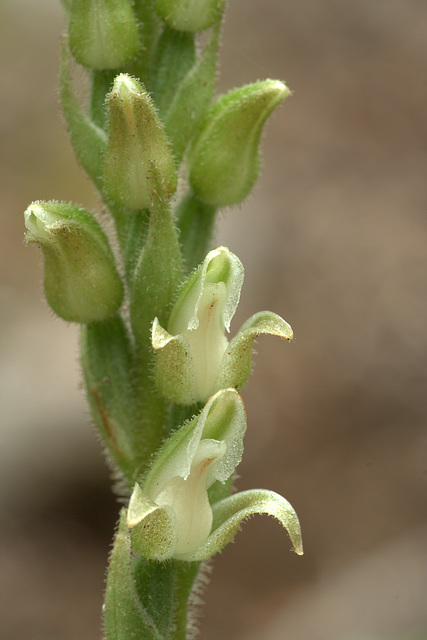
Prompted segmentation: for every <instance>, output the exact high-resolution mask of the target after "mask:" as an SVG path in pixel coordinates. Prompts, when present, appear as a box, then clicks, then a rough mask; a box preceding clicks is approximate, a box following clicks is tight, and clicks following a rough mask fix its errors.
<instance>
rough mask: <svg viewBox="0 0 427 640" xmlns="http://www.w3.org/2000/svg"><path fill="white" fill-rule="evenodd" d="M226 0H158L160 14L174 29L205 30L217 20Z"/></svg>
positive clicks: (157, 5)
mask: <svg viewBox="0 0 427 640" xmlns="http://www.w3.org/2000/svg"><path fill="white" fill-rule="evenodd" d="M224 6H225V0H156V10H157V13H158V14H159V16H160V17H161V18H162V19H163V20H164V21H165V22H166V24H168V25H169V26H170V27H172V29H177V30H178V31H203V30H204V29H208V28H209V27H211V26H212V25H213V24H215V22H217V21H218V20H219V19H220V18H221V16H222V12H223V11H224Z"/></svg>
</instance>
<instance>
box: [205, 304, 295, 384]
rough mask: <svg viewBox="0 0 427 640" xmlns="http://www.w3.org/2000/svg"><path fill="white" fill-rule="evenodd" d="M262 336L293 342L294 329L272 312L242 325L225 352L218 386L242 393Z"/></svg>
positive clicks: (265, 312) (253, 318) (254, 317)
mask: <svg viewBox="0 0 427 640" xmlns="http://www.w3.org/2000/svg"><path fill="white" fill-rule="evenodd" d="M261 334H270V335H275V336H280V337H281V338H285V339H286V340H292V337H293V333H292V329H291V327H290V326H289V324H288V323H287V322H285V320H283V319H282V318H281V317H280V316H278V315H277V314H276V313H273V312H272V311H259V312H258V313H255V315H253V316H251V317H250V318H249V319H248V320H246V322H245V323H244V324H243V325H242V327H241V329H240V330H239V332H238V333H237V334H236V336H235V337H234V338H233V339H232V340H231V341H230V344H229V345H228V348H227V349H226V351H225V354H224V357H223V360H222V363H221V367H220V371H219V375H218V379H217V381H216V386H217V387H218V388H221V387H224V388H225V387H233V388H234V389H237V390H238V391H240V389H241V388H242V387H243V386H244V384H245V382H246V381H247V379H248V377H249V374H250V372H251V366H252V353H253V345H254V341H255V339H256V338H258V336H260V335H261Z"/></svg>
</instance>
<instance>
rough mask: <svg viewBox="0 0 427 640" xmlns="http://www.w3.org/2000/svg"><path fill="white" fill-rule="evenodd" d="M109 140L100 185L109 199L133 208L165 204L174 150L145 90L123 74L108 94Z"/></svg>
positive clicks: (172, 185) (172, 184)
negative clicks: (101, 183) (101, 184)
mask: <svg viewBox="0 0 427 640" xmlns="http://www.w3.org/2000/svg"><path fill="white" fill-rule="evenodd" d="M107 104H108V113H109V138H108V146H107V151H106V153H105V163H104V187H105V190H106V191H107V193H108V195H109V196H110V197H111V199H112V200H113V201H114V202H116V203H117V204H119V205H123V206H126V207H130V208H131V209H144V208H151V207H153V206H155V205H156V204H161V203H165V202H167V201H168V199H169V198H170V196H171V195H172V194H173V193H174V192H175V189H176V184H177V173H176V168H175V161H174V158H173V155H172V151H171V148H170V145H169V142H168V139H167V137H166V134H165V131H164V128H163V125H162V123H161V122H160V120H159V118H158V115H157V111H156V109H155V107H154V104H153V101H152V100H151V98H150V96H149V94H148V93H147V91H146V90H145V89H144V87H143V86H142V85H141V84H140V83H139V82H137V81H136V80H134V78H131V77H130V76H129V75H127V74H125V73H122V74H120V75H119V76H117V78H116V79H115V81H114V85H113V89H112V91H111V93H109V94H108V96H107Z"/></svg>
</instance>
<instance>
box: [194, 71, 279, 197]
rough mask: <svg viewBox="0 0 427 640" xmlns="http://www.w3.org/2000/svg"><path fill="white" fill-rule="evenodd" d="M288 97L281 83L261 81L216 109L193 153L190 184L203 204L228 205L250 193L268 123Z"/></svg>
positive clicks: (222, 100)
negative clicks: (260, 146)
mask: <svg viewBox="0 0 427 640" xmlns="http://www.w3.org/2000/svg"><path fill="white" fill-rule="evenodd" d="M288 95H289V90H288V88H287V87H286V86H285V85H284V84H283V83H282V82H279V81H278V80H263V81H262V82H256V83H254V84H249V85H246V86H244V87H240V88H239V89H235V90H234V91H230V92H229V93H227V94H226V95H224V96H221V97H220V98H219V99H218V100H217V101H216V102H215V103H214V104H213V105H212V107H211V109H210V110H209V112H208V113H207V115H206V118H205V121H204V125H203V126H202V129H201V132H200V134H199V135H198V137H197V138H196V139H195V141H194V143H193V146H192V148H191V149H190V152H189V170H190V183H191V186H192V188H193V191H194V193H195V194H196V195H197V196H198V197H199V198H200V200H203V201H204V202H207V203H208V204H211V205H214V206H217V207H226V206H229V205H233V204H237V203H239V202H241V201H242V200H243V199H244V198H246V196H248V195H249V193H250V192H251V190H252V187H253V186H254V184H255V181H256V179H257V177H258V173H259V168H260V158H259V142H260V138H261V134H262V131H263V127H264V124H265V121H266V120H267V118H268V116H269V115H270V114H271V113H272V112H273V110H274V109H275V107H276V106H277V105H278V104H279V103H280V102H282V101H283V100H284V99H285V98H286V97H287V96H288Z"/></svg>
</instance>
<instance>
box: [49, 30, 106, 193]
mask: <svg viewBox="0 0 427 640" xmlns="http://www.w3.org/2000/svg"><path fill="white" fill-rule="evenodd" d="M60 95H61V105H62V110H63V112H64V116H65V121H66V123H67V128H68V133H69V136H70V140H71V144H72V145H73V149H74V153H75V154H76V157H77V160H78V161H79V163H80V164H81V165H82V167H83V169H84V170H85V171H86V173H87V174H88V175H89V177H90V178H91V179H92V180H93V182H94V184H95V185H96V187H97V188H98V190H99V191H100V192H102V189H103V181H102V165H103V162H104V153H105V150H106V148H107V136H106V134H105V132H104V131H103V130H102V129H101V128H100V127H98V126H97V125H96V124H95V123H94V122H93V121H92V120H91V119H90V118H89V116H88V115H87V114H86V113H85V112H84V110H83V109H82V107H81V106H80V104H79V101H78V100H77V97H76V95H75V93H74V90H73V83H72V77H71V68H70V61H69V56H68V49H67V43H66V40H65V39H64V40H63V42H62V50H61V88H60Z"/></svg>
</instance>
